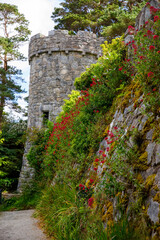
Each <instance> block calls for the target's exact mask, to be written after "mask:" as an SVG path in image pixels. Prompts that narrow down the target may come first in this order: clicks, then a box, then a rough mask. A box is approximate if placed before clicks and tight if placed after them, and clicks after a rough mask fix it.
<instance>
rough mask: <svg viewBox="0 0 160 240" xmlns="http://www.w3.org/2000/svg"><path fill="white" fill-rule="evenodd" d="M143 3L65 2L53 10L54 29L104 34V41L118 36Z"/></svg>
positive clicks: (135, 15)
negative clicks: (105, 38)
mask: <svg viewBox="0 0 160 240" xmlns="http://www.w3.org/2000/svg"><path fill="white" fill-rule="evenodd" d="M145 2H146V1H142V0H139V1H134V0H133V1H124V0H122V1H117V0H114V1H109V0H103V1H99V0H94V1H91V0H87V1H84V0H80V1H77V0H73V1H69V0H65V1H63V2H62V3H60V6H61V7H59V8H55V9H54V12H53V13H52V16H51V17H52V19H53V20H54V21H55V22H56V23H57V25H56V26H55V29H67V30H69V31H73V32H74V33H76V32H77V31H79V30H85V31H86V30H87V31H91V32H94V33H96V34H97V35H101V34H103V35H104V36H106V37H107V40H111V39H112V38H115V37H117V36H118V37H119V36H121V35H122V34H123V33H124V32H125V30H126V29H127V27H128V26H129V25H132V24H134V22H135V18H136V17H137V15H138V13H139V11H140V10H141V9H142V6H143V5H144V4H145Z"/></svg>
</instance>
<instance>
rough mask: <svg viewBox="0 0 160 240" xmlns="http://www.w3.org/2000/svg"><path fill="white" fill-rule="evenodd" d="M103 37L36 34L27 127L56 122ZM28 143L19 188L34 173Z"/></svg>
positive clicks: (31, 54)
mask: <svg viewBox="0 0 160 240" xmlns="http://www.w3.org/2000/svg"><path fill="white" fill-rule="evenodd" d="M103 42H104V38H97V36H96V34H93V33H89V32H85V31H79V32H78V33H77V34H76V35H69V34H68V31H66V30H54V31H50V32H49V36H47V37H46V36H44V35H41V34H37V35H35V36H33V37H32V38H31V40H30V44H29V63H30V84H29V108H28V128H42V127H43V124H44V120H46V119H48V120H50V121H54V120H55V117H56V116H57V115H58V114H59V113H60V111H61V106H62V105H63V99H66V98H67V96H68V94H69V93H71V90H73V89H74V80H75V78H76V77H78V76H80V74H81V73H82V72H84V71H85V69H86V67H87V66H88V67H89V66H90V65H91V64H92V63H95V62H96V61H97V59H98V57H99V56H100V55H101V47H100V45H101V44H102V43H103ZM29 148H30V143H29V142H28V141H27V142H26V147H25V152H24V156H23V164H22V170H21V174H20V178H19V184H18V190H19V191H20V190H21V187H22V186H23V183H24V182H26V181H27V179H30V178H31V177H32V175H33V169H31V168H30V167H29V165H28V162H27V159H26V154H27V153H28V151H29Z"/></svg>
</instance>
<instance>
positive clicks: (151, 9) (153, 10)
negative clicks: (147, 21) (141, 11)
mask: <svg viewBox="0 0 160 240" xmlns="http://www.w3.org/2000/svg"><path fill="white" fill-rule="evenodd" d="M157 11H158V8H155V7H153V6H150V12H151V13H156V12H157Z"/></svg>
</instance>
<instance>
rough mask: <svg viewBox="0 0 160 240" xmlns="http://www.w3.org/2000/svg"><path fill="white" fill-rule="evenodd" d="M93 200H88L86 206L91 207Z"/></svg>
mask: <svg viewBox="0 0 160 240" xmlns="http://www.w3.org/2000/svg"><path fill="white" fill-rule="evenodd" d="M93 201H94V199H93V198H92V197H91V198H89V199H88V206H89V207H92V205H93Z"/></svg>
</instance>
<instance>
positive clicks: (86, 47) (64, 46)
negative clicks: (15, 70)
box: [29, 30, 104, 61]
mask: <svg viewBox="0 0 160 240" xmlns="http://www.w3.org/2000/svg"><path fill="white" fill-rule="evenodd" d="M102 42H104V38H103V37H101V38H97V36H96V34H94V33H89V32H85V31H78V33H77V34H76V35H69V34H68V31H67V30H53V31H50V32H49V36H47V37H46V36H44V35H42V34H37V35H35V36H33V37H32V38H31V40H30V44H29V61H31V59H32V57H34V56H38V55H39V54H42V53H48V54H52V53H53V52H65V53H66V54H68V53H69V52H80V53H82V55H85V54H93V55H95V56H97V58H98V57H99V55H101V49H100V44H102Z"/></svg>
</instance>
